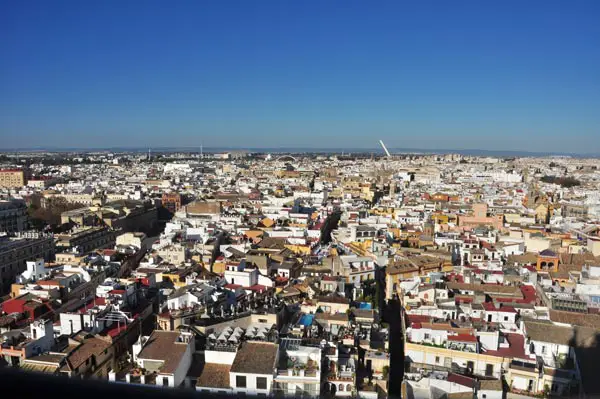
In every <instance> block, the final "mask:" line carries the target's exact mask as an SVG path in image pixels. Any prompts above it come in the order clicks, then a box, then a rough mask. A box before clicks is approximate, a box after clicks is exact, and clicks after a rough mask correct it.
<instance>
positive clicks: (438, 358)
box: [435, 356, 440, 364]
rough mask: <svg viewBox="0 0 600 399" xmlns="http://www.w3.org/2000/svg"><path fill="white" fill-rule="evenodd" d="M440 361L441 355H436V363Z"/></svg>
mask: <svg viewBox="0 0 600 399" xmlns="http://www.w3.org/2000/svg"><path fill="white" fill-rule="evenodd" d="M439 362H440V357H439V356H436V357H435V363H436V364H437V363H439Z"/></svg>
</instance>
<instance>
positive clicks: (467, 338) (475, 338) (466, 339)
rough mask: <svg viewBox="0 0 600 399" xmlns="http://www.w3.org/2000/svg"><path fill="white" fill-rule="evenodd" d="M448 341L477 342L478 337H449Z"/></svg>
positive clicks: (468, 335)
mask: <svg viewBox="0 0 600 399" xmlns="http://www.w3.org/2000/svg"><path fill="white" fill-rule="evenodd" d="M448 341H456V342H477V337H476V336H474V335H471V334H458V335H449V336H448Z"/></svg>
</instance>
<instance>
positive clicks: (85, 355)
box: [67, 337, 112, 369]
mask: <svg viewBox="0 0 600 399" xmlns="http://www.w3.org/2000/svg"><path fill="white" fill-rule="evenodd" d="M111 344H112V343H111V342H110V341H108V340H104V339H101V338H97V337H90V338H85V339H84V341H83V343H82V344H81V345H79V346H78V347H77V348H75V350H74V351H72V352H71V353H69V355H68V356H67V362H68V363H69V365H70V367H71V368H72V369H76V368H78V367H79V366H81V365H82V364H83V363H85V362H86V360H88V359H89V358H91V357H92V356H98V355H99V354H100V353H102V352H103V351H104V350H106V349H108V348H109V347H110V346H111Z"/></svg>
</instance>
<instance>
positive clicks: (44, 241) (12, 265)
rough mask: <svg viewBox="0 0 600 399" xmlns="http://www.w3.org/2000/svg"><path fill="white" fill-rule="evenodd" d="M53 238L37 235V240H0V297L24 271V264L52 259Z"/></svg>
mask: <svg viewBox="0 0 600 399" xmlns="http://www.w3.org/2000/svg"><path fill="white" fill-rule="evenodd" d="M54 252H55V249H54V238H53V237H52V236H50V235H43V234H38V235H37V238H18V237H11V238H9V237H1V238H0V279H1V280H0V282H1V284H0V295H5V294H7V293H9V292H10V286H11V284H12V283H13V282H15V279H16V277H17V276H18V275H20V274H21V273H23V272H24V271H25V269H26V262H27V261H29V260H36V259H38V258H43V259H44V260H46V261H49V260H52V259H53V258H54Z"/></svg>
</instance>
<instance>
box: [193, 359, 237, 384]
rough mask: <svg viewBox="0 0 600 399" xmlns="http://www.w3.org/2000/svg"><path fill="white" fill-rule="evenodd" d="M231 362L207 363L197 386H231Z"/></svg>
mask: <svg viewBox="0 0 600 399" xmlns="http://www.w3.org/2000/svg"><path fill="white" fill-rule="evenodd" d="M230 370H231V366H230V365H229V364H217V363H206V364H204V367H203V368H202V372H201V374H200V377H198V380H197V381H196V386H197V387H199V388H230V386H229V371H230Z"/></svg>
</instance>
